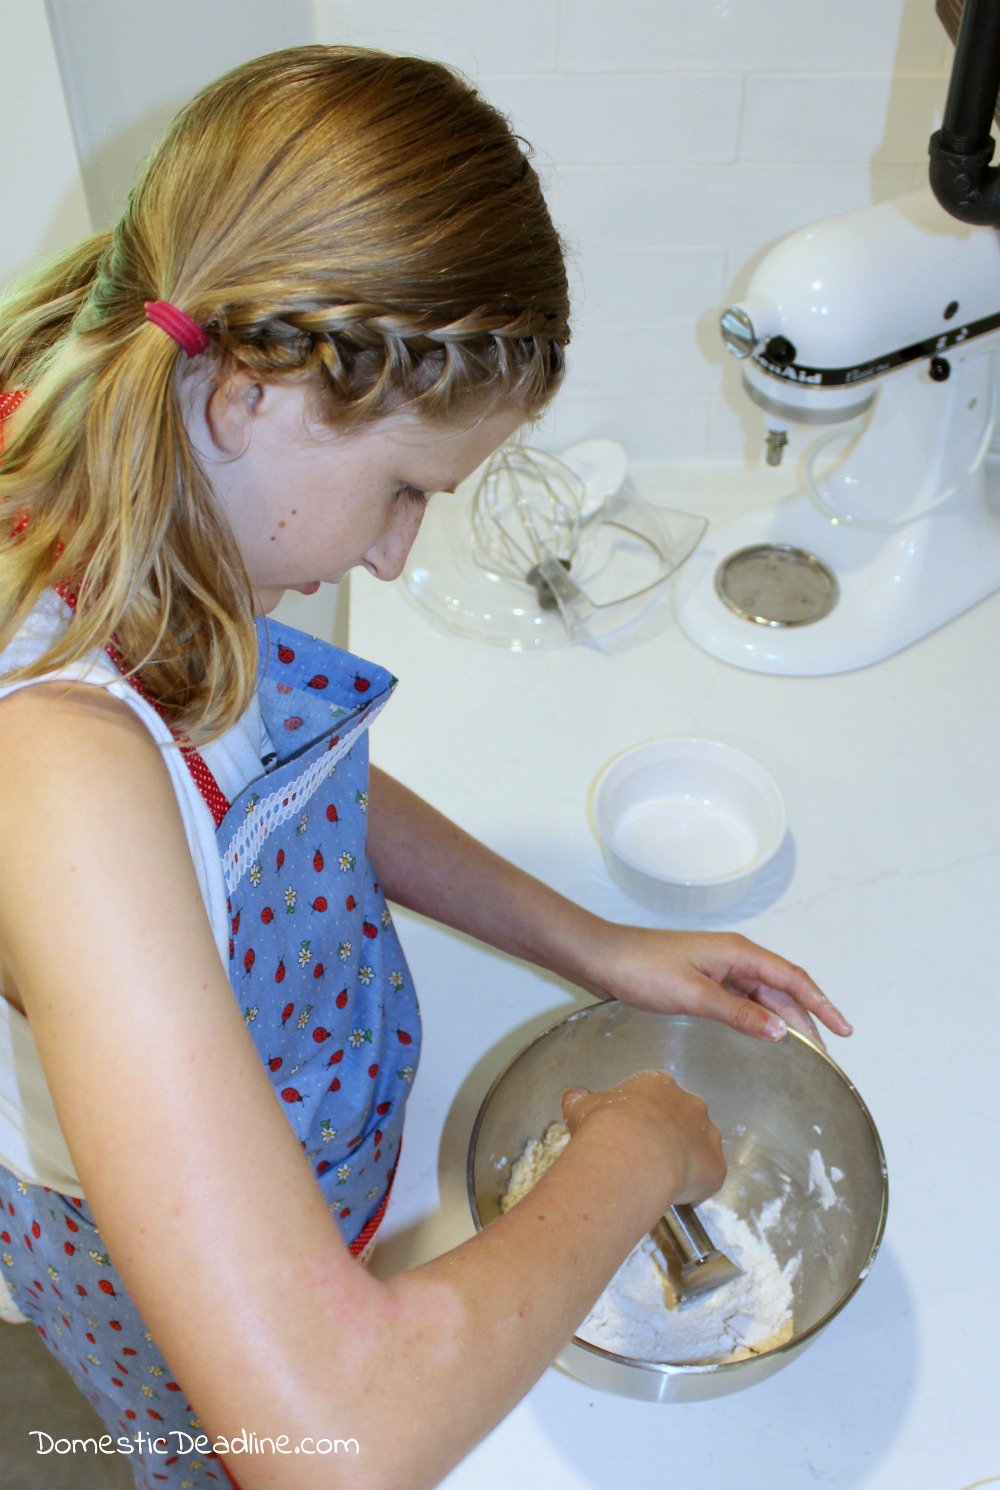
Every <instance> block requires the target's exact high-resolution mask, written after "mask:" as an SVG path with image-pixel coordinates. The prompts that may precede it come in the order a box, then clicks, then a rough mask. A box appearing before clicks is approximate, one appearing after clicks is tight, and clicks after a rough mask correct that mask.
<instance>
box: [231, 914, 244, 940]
mask: <svg viewBox="0 0 1000 1490" xmlns="http://www.w3.org/2000/svg"><path fill="white" fill-rule="evenodd" d="M242 914H243V913H242V911H237V912H236V914H235V916H234V917H233V936H238V935H239V930H240V916H241V915H242Z"/></svg>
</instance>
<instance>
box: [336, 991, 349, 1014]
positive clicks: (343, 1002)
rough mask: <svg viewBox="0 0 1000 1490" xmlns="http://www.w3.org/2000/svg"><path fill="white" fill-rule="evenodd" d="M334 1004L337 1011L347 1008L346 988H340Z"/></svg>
mask: <svg viewBox="0 0 1000 1490" xmlns="http://www.w3.org/2000/svg"><path fill="white" fill-rule="evenodd" d="M336 1003H337V1008H338V1009H343V1008H346V1006H347V989H346V988H342V989H341V990H340V992H339V993H338V994H337V999H336Z"/></svg>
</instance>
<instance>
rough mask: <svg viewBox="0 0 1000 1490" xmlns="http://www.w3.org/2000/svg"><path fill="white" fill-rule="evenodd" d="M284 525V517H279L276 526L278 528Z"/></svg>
mask: <svg viewBox="0 0 1000 1490" xmlns="http://www.w3.org/2000/svg"><path fill="white" fill-rule="evenodd" d="M284 526H285V523H284V519H282V518H279V519H278V527H279V528H283V527H284Z"/></svg>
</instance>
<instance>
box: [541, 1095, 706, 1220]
mask: <svg viewBox="0 0 1000 1490" xmlns="http://www.w3.org/2000/svg"><path fill="white" fill-rule="evenodd" d="M562 1110H563V1117H564V1118H565V1119H566V1125H567V1127H568V1128H569V1130H570V1132H571V1133H572V1134H576V1133H578V1132H579V1131H580V1129H581V1128H585V1127H589V1126H590V1125H592V1124H594V1123H597V1124H601V1123H605V1124H607V1123H609V1122H612V1121H613V1122H617V1123H618V1124H619V1125H621V1128H620V1133H619V1136H618V1138H617V1140H616V1142H617V1144H618V1145H619V1146H620V1150H619V1151H620V1154H621V1156H622V1162H623V1163H624V1162H625V1156H626V1155H627V1156H628V1160H627V1162H628V1166H629V1169H630V1172H631V1173H633V1174H635V1175H636V1176H637V1178H638V1177H639V1176H642V1177H643V1178H645V1177H647V1176H654V1175H662V1176H663V1181H664V1183H663V1185H662V1187H661V1188H660V1191H659V1199H658V1201H657V1210H656V1213H657V1214H658V1215H662V1214H663V1212H664V1211H665V1210H666V1209H667V1206H669V1205H677V1204H680V1203H681V1202H688V1203H690V1204H691V1205H696V1204H697V1203H698V1202H699V1201H701V1200H707V1199H708V1197H709V1196H710V1195H714V1194H715V1192H716V1190H718V1188H719V1186H720V1185H721V1184H722V1182H723V1180H724V1179H725V1177H726V1161H725V1159H724V1157H723V1153H722V1138H721V1135H720V1133H719V1130H718V1128H717V1127H716V1126H715V1124H714V1123H713V1122H712V1120H711V1118H710V1117H709V1115H708V1108H707V1107H706V1106H705V1103H704V1102H703V1101H702V1099H701V1097H696V1096H694V1095H693V1094H692V1093H691V1092H687V1091H685V1090H684V1088H683V1087H680V1086H678V1085H677V1083H676V1081H675V1080H674V1079H673V1077H672V1076H670V1075H668V1074H667V1072H666V1071H639V1072H638V1073H637V1074H636V1075H635V1076H629V1077H627V1078H626V1079H625V1081H622V1082H620V1083H619V1084H618V1086H615V1087H611V1088H609V1089H608V1090H607V1091H601V1092H588V1091H586V1090H585V1089H584V1088H583V1087H571V1088H570V1089H569V1091H567V1092H564V1093H563V1099H562ZM625 1122H627V1123H628V1124H629V1126H628V1128H625V1127H624V1123H625Z"/></svg>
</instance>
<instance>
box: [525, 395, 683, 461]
mask: <svg viewBox="0 0 1000 1490" xmlns="http://www.w3.org/2000/svg"><path fill="white" fill-rule="evenodd" d="M710 408H711V395H704V396H702V397H690V398H688V397H684V396H683V395H680V396H664V395H662V394H649V393H646V394H642V395H640V396H639V397H632V398H604V397H601V398H586V397H576V396H575V395H573V394H571V393H570V392H569V391H568V390H567V392H566V393H565V394H560V395H559V398H558V399H557V400H556V403H555V405H554V407H553V408H552V410H551V411H550V412H549V414H548V415H547V416H546V418H545V421H544V423H543V424H542V425H541V427H540V428H539V429H538V431H537V432H536V433H535V434H534V435H533V436H532V443H533V444H537V445H539V446H540V447H541V448H542V449H544V450H551V451H555V452H556V453H558V452H559V451H561V450H565V449H566V447H567V446H568V445H574V444H576V442H577V441H578V440H592V439H598V438H600V439H606V440H617V441H618V442H619V443H620V444H622V445H624V447H625V449H626V451H627V452H628V456H629V460H630V461H632V462H636V463H642V464H645V465H662V464H680V463H681V462H687V461H704V460H708V459H710V458H713V457H710V455H709V451H708V421H709V413H710Z"/></svg>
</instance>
